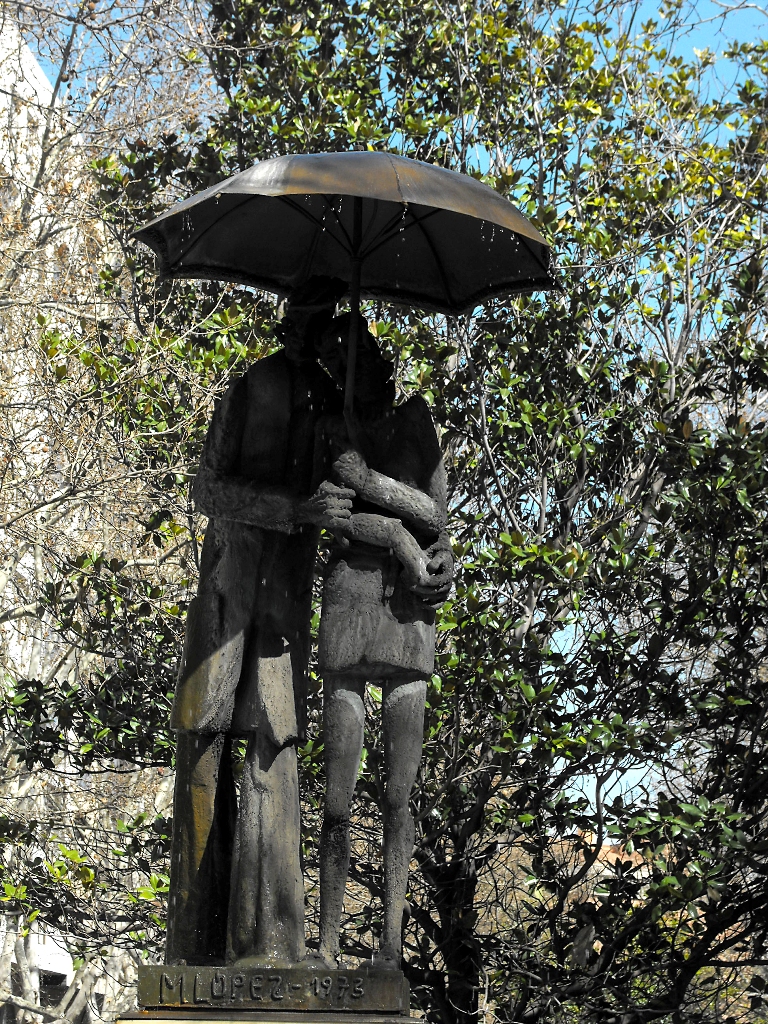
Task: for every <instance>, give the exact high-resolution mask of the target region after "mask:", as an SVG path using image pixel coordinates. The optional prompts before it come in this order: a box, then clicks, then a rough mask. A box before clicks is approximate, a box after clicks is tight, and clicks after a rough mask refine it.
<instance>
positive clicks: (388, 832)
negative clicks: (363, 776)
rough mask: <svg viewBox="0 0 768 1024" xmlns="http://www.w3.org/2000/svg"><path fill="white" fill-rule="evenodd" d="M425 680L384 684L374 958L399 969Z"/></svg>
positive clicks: (413, 836)
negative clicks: (379, 912)
mask: <svg viewBox="0 0 768 1024" xmlns="http://www.w3.org/2000/svg"><path fill="white" fill-rule="evenodd" d="M426 695H427V684H426V682H425V681H424V680H422V679H419V680H416V681H415V682H409V683H398V682H397V680H392V681H390V682H388V683H387V684H386V685H385V687H384V701H383V716H384V769H385V773H386V780H387V781H386V789H385V794H384V931H383V934H382V939H381V948H380V950H379V954H378V956H376V957H375V958H374V959H375V962H376V965H377V966H381V967H389V966H391V967H397V966H398V965H399V963H400V954H401V952H402V929H403V907H404V905H405V894H406V892H407V889H408V865H409V864H410V861H411V856H412V854H413V843H414V839H415V833H416V827H415V825H414V821H413V818H412V816H411V812H410V809H409V807H408V801H409V800H410V796H411V789H412V788H413V784H414V782H415V781H416V773H417V772H418V770H419V762H420V761H421V747H422V739H423V733H424V704H425V701H426Z"/></svg>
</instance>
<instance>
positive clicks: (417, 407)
mask: <svg viewBox="0 0 768 1024" xmlns="http://www.w3.org/2000/svg"><path fill="white" fill-rule="evenodd" d="M399 409H400V410H401V413H400V415H401V416H403V418H405V419H407V420H408V421H409V422H411V423H414V424H421V425H422V426H426V425H427V424H429V425H430V426H431V427H432V428H433V429H434V421H433V419H432V412H431V410H430V408H429V406H428V405H427V401H426V399H425V398H424V397H423V396H422V395H419V394H415V395H411V397H410V398H409V399H407V401H405V402H403V404H402V405H401V406H399Z"/></svg>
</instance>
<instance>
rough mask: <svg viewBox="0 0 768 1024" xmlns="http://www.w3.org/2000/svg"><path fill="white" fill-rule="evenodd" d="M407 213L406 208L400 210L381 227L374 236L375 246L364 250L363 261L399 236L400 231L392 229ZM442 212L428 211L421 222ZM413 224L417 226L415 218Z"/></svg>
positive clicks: (406, 226)
mask: <svg viewBox="0 0 768 1024" xmlns="http://www.w3.org/2000/svg"><path fill="white" fill-rule="evenodd" d="M407 212H409V211H408V208H407V207H406V208H405V209H404V210H402V211H401V212H400V213H398V214H396V215H395V216H394V217H393V218H392V219H391V220H390V222H389V224H387V225H386V226H385V227H383V228H382V229H381V231H380V232H379V234H378V235H377V236H376V238H377V239H378V240H377V242H376V244H375V245H372V246H371V248H370V249H366V250H365V251H364V252H363V259H364V260H365V259H368V257H369V256H372V255H373V253H375V252H376V250H377V249H380V248H381V247H382V245H386V244H387V242H390V241H391V240H392V239H393V238H394V237H395V236H396V235H398V234H399V232H400V229H399V228H398V229H397V230H394V227H395V225H396V224H397V223H398V222H399V221H402V220H403V218H404V217H405V214H406V213H407ZM443 212H444V211H443V210H440V209H435V210H430V211H429V213H425V214H424V216H423V217H422V220H428V219H429V218H430V217H434V216H436V214H438V213H443ZM411 216H414V215H413V214H411ZM413 223H416V224H418V221H417V220H416V218H415V217H414V222H413ZM413 223H411V224H406V225H405V227H404V228H403V230H404V231H407V230H408V228H411V227H413ZM385 232H387V233H386V234H385Z"/></svg>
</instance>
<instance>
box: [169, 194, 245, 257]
mask: <svg viewBox="0 0 768 1024" xmlns="http://www.w3.org/2000/svg"><path fill="white" fill-rule="evenodd" d="M253 198H254V196H252V195H249V196H246V197H245V199H243V200H242V202H239V203H238V204H237V205H236V206H233V207H232V209H231V210H227V211H226V212H225V213H224V214H223V215H222V216H221V217H219V218H218V219H217V220H215V221H214V222H213V223H212V224H209V225H208V227H207V228H205V229H204V230H203V231H201V232H200V234H199V235H198V236H197V238H195V239H193V240H192V241H191V242H190V243H189V245H188V246H187V248H186V249H184V251H183V252H182V253H180V255H178V256H177V257H176V259H175V260H174V261H173V262H174V264H175V265H176V266H178V265H179V263H180V262H181V261H182V260H185V259H186V258H187V256H188V255H189V254H190V253H191V252H192V250H193V249H194V248H195V246H196V245H199V244H200V242H201V241H202V239H203V238H205V236H206V235H207V234H208V232H209V231H213V229H214V228H218V227H221V222H222V221H223V220H224V219H225V218H227V217H229V216H230V214H233V213H235V212H236V211H237V210H239V209H240V207H241V206H245V204H246V203H249V202H250V201H251V200H252V199H253ZM185 212H186V211H185ZM183 215H184V214H183V213H182V216H183Z"/></svg>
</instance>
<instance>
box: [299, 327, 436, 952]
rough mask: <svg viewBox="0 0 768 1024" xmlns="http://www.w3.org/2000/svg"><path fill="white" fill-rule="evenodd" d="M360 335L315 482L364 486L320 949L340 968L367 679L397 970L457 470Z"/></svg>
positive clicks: (338, 369)
mask: <svg viewBox="0 0 768 1024" xmlns="http://www.w3.org/2000/svg"><path fill="white" fill-rule="evenodd" d="M361 326H362V327H363V328H364V329H362V330H360V331H358V332H357V335H358V345H357V359H356V372H355V393H354V407H353V412H352V414H349V413H348V411H347V409H346V407H345V411H344V416H343V418H342V417H339V416H335V417H334V416H326V417H323V418H322V419H321V420H320V422H319V425H318V444H317V446H316V454H315V461H316V469H315V481H317V480H320V479H331V480H332V481H334V482H336V483H338V484H340V485H343V486H345V487H349V488H351V489H352V490H353V491H354V495H355V497H354V500H353V502H352V515H351V517H350V520H349V522H348V523H344V524H343V525H342V527H341V529H340V530H339V531H336V542H335V544H334V546H333V548H332V551H331V554H330V558H329V561H328V566H327V569H326V574H325V585H324V588H323V604H322V614H321V616H320V631H319V636H318V671H319V674H320V675H321V676H322V678H323V687H324V697H323V726H324V737H325V770H326V801H325V813H324V818H323V827H322V833H321V837H320V947H319V948H320V954H321V956H322V957H323V959H324V960H325V961H326V962H328V963H333V962H334V961H335V960H336V959H337V957H338V954H339V928H340V923H341V916H342V908H343V904H344V890H345V886H346V881H347V874H348V870H349V856H350V839H349V835H350V833H349V816H350V805H351V802H352V798H353V794H354V791H355V783H356V781H357V776H358V771H359V765H360V756H361V751H362V748H363V733H364V726H365V708H364V692H365V684H366V683H369V682H370V683H377V684H380V685H381V686H382V690H383V695H382V703H381V715H382V732H383V738H384V776H385V792H384V800H383V806H382V811H383V819H384V893H383V896H384V901H383V902H384V915H383V922H382V924H383V927H382V934H381V942H380V947H379V951H378V956H379V958H380V961H384V962H389V963H391V964H394V965H397V964H398V963H399V961H400V955H401V947H402V922H403V909H404V903H405V894H406V890H407V885H408V865H409V862H410V860H411V856H412V853H413V843H414V823H413V819H412V817H411V813H410V810H409V806H408V801H409V796H410V792H411V788H412V786H413V783H414V780H415V778H416V774H417V771H418V767H419V761H420V759H421V746H422V736H423V723H424V703H425V696H426V686H427V680H428V679H429V678H430V677H431V675H432V673H433V671H434V666H435V609H436V608H437V607H438V606H439V605H440V604H441V603H442V602H443V601H444V600H445V598H446V597H447V594H448V592H449V590H450V585H451V577H452V575H453V557H452V554H451V546H450V541H449V539H448V537H447V535H446V532H445V526H446V474H445V468H444V466H443V459H442V454H441V450H440V443H439V441H438V437H437V433H436V431H435V427H434V424H433V422H432V417H431V415H430V412H429V408H428V406H427V404H426V402H425V401H424V399H423V398H422V397H421V396H419V395H414V396H412V397H411V398H409V399H408V401H406V402H404V403H402V404H400V405H396V404H395V403H394V399H395V390H394V385H393V384H392V383H391V380H390V377H391V374H392V367H391V364H390V363H388V362H387V361H386V360H385V359H384V358H383V356H382V354H381V352H380V351H379V348H378V345H377V342H376V339H375V338H374V337H373V336H372V335H371V334H370V333H369V331H368V330H367V329H365V328H366V327H367V325H365V324H364V322H363V324H361ZM348 331H349V316H348V315H347V316H345V317H339V318H337V320H335V321H333V322H332V323H331V324H330V325H329V327H328V329H327V330H326V331H325V332H324V333H323V334H322V336H321V338H320V347H319V358H320V361H321V362H322V364H323V366H324V367H325V369H326V370H327V371H328V373H329V374H330V376H331V377H332V378H333V379H334V380H335V381H336V382H337V384H338V385H339V386H341V385H342V382H343V381H344V380H345V379H346V372H347V349H346V346H345V345H344V344H341V341H342V339H343V338H345V337H346V335H347V333H348Z"/></svg>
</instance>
